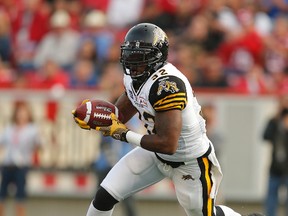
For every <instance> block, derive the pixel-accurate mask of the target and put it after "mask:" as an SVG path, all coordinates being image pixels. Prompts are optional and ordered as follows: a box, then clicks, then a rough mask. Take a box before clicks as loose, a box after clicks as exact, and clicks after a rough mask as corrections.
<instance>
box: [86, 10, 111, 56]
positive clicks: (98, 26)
mask: <svg viewBox="0 0 288 216" xmlns="http://www.w3.org/2000/svg"><path fill="white" fill-rule="evenodd" d="M106 19H107V17H106V15H105V14H104V13H103V12H102V11H99V10H92V11H90V12H88V13H87V15H86V16H85V17H84V23H83V29H82V37H81V39H82V40H87V39H90V40H92V41H93V42H94V46H95V48H96V53H97V58H98V60H104V59H105V58H106V57H107V54H108V52H109V49H110V47H111V45H112V44H113V43H114V35H113V34H112V31H110V30H109V29H108V28H107V20H106Z"/></svg>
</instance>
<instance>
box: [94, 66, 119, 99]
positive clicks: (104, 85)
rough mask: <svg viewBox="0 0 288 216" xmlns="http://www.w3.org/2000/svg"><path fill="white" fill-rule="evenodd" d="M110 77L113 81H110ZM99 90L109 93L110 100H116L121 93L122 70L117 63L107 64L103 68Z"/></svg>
mask: <svg viewBox="0 0 288 216" xmlns="http://www.w3.org/2000/svg"><path fill="white" fill-rule="evenodd" d="M111 77H113V79H111ZM99 88H100V89H101V90H103V91H107V92H109V94H110V96H111V97H112V98H117V96H119V94H120V93H121V92H122V91H123V89H124V86H123V69H122V68H121V66H120V65H119V64H118V63H115V62H108V63H107V64H106V65H105V66H104V67H103V72H102V76H101V78H100V81H99Z"/></svg>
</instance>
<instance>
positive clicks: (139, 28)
mask: <svg viewBox="0 0 288 216" xmlns="http://www.w3.org/2000/svg"><path fill="white" fill-rule="evenodd" d="M168 46H169V44H168V38H167V36H166V34H165V32H164V31H163V30H162V29H160V28H159V27H157V26H156V25H153V24H150V23H141V24H138V25H136V26H134V27H132V28H131V29H130V30H129V31H128V33H127V34H126V37H125V42H124V44H123V45H122V46H121V56H120V63H121V64H122V65H123V69H124V72H125V74H127V75H130V76H131V77H132V79H133V83H137V84H138V85H140V84H142V83H143V82H145V80H146V79H147V78H148V77H149V76H150V74H151V72H153V71H154V70H155V69H156V67H157V66H158V65H163V64H164V63H165V62H166V60H167V55H168Z"/></svg>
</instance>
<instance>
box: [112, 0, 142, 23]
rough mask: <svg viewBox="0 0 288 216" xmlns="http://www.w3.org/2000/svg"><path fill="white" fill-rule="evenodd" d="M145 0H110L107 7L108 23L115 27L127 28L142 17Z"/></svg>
mask: <svg viewBox="0 0 288 216" xmlns="http://www.w3.org/2000/svg"><path fill="white" fill-rule="evenodd" d="M143 6H144V0H137V1H135V0H126V1H125V4H123V1H122V0H110V1H109V5H108V8H107V23H108V24H109V25H111V26H112V27H113V28H118V29H121V28H127V27H129V26H131V25H133V24H135V23H136V22H138V20H139V19H140V15H141V11H142V9H143Z"/></svg>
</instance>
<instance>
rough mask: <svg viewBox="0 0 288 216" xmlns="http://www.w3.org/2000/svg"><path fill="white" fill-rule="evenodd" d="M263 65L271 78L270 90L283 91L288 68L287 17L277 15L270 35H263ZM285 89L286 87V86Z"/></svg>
mask: <svg viewBox="0 0 288 216" xmlns="http://www.w3.org/2000/svg"><path fill="white" fill-rule="evenodd" d="M264 42H265V55H264V67H265V69H266V71H267V72H268V75H269V76H270V78H271V83H270V87H269V88H270V89H271V91H272V92H281V91H285V84H286V85H287V79H288V78H287V69H288V63H287V61H288V18H287V17H284V16H279V17H277V18H276V19H275V24H274V28H273V31H272V33H271V35H268V36H267V37H265V40H264ZM286 91H287V87H286Z"/></svg>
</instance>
